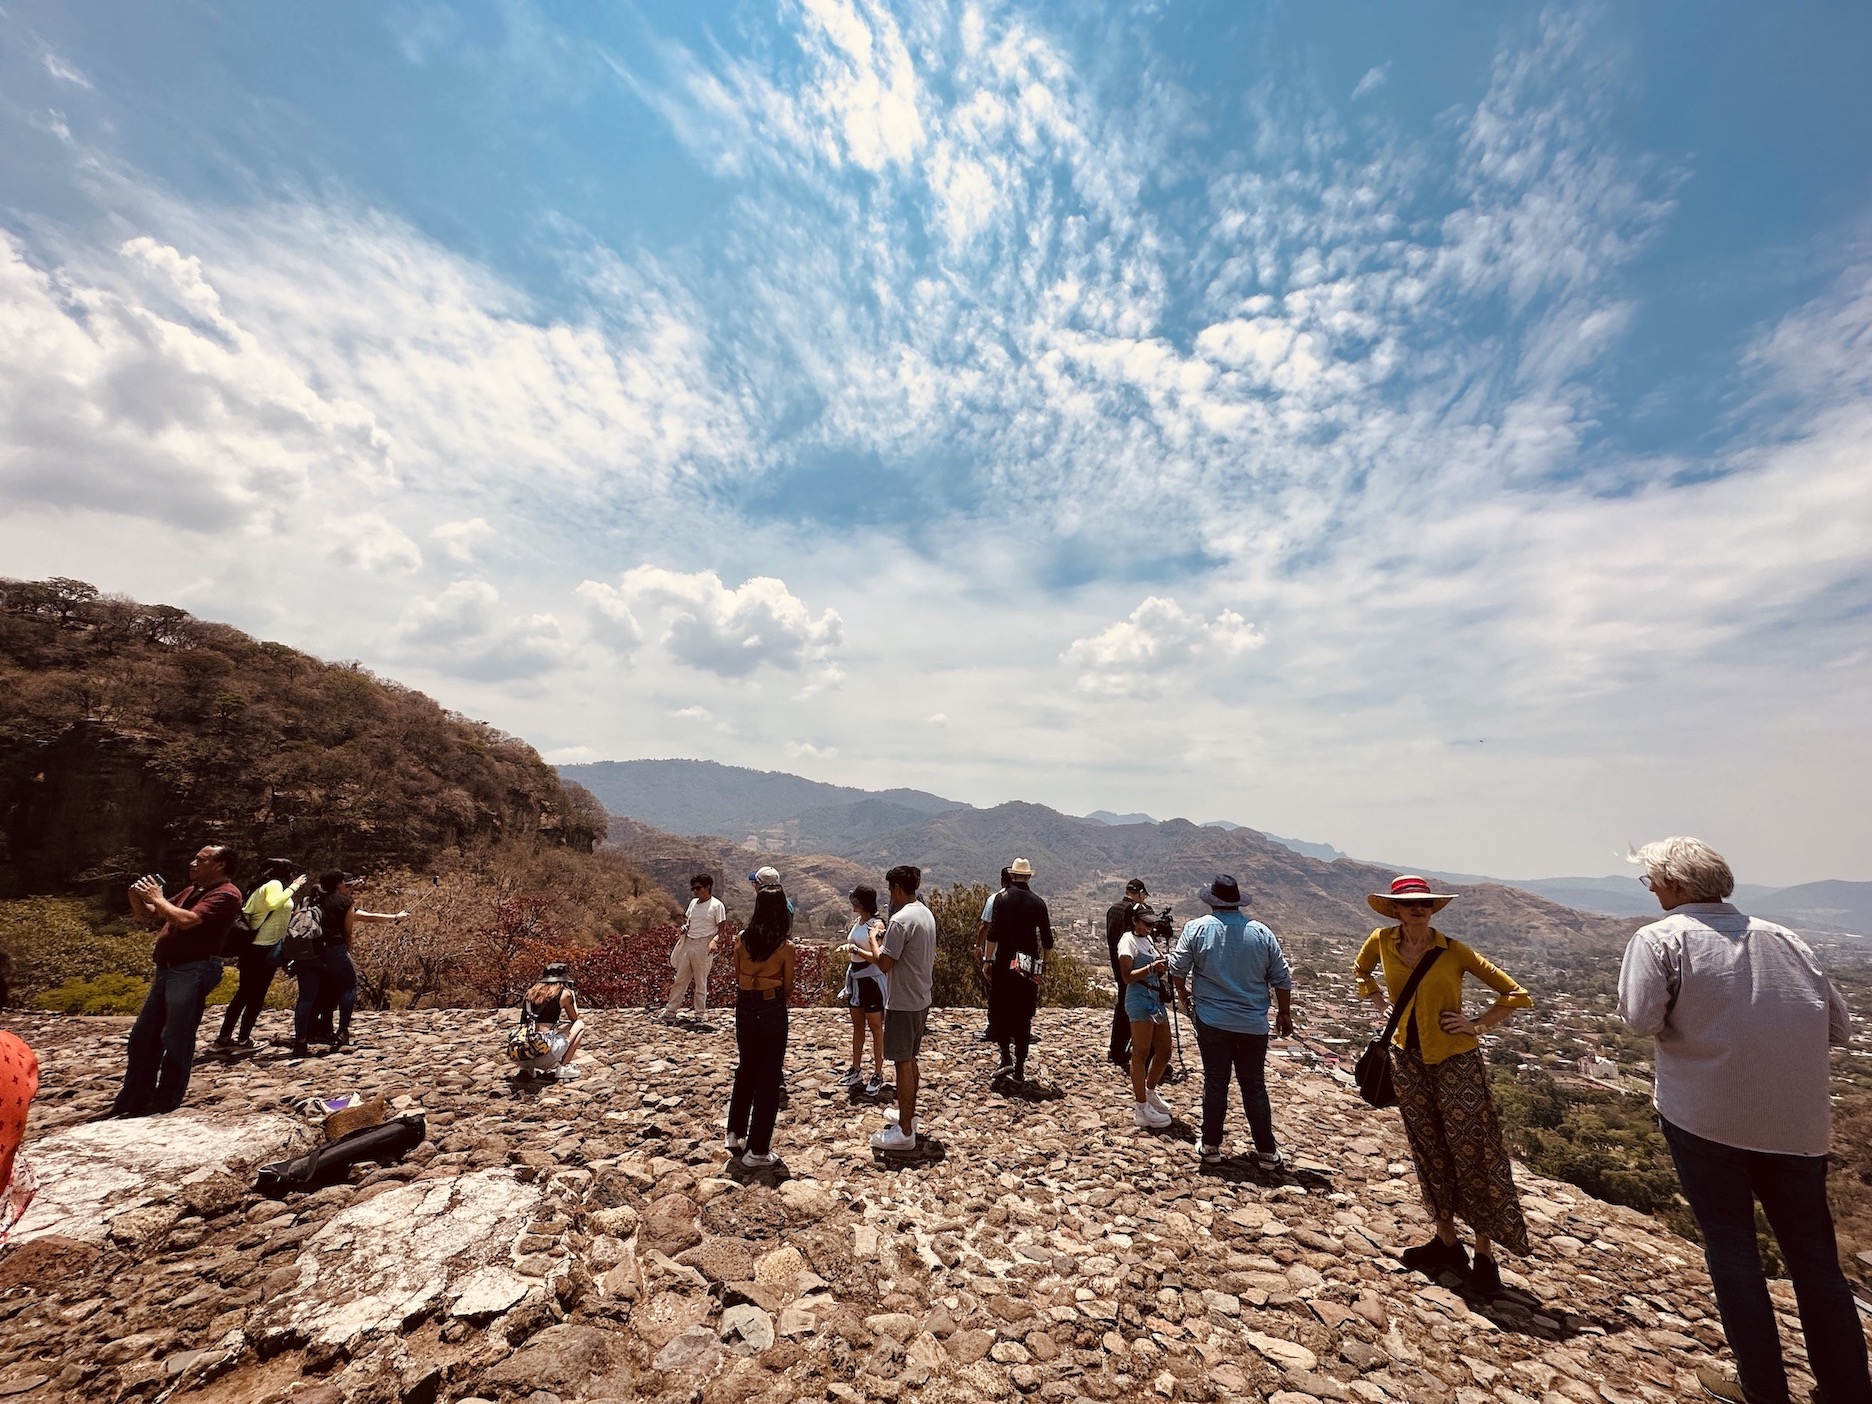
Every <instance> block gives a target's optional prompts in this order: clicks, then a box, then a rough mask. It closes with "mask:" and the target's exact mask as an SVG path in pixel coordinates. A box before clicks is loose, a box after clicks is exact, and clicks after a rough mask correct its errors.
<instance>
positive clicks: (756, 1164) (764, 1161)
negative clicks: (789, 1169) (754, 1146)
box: [741, 1151, 780, 1170]
mask: <svg viewBox="0 0 1872 1404" xmlns="http://www.w3.org/2000/svg"><path fill="white" fill-rule="evenodd" d="M779 1158H780V1157H779V1156H777V1155H775V1154H774V1153H773V1152H772V1151H768V1152H767V1154H765V1155H757V1154H756V1153H755V1152H753V1151H749V1152H748V1153H747V1154H746V1155H744V1156H742V1157H741V1163H742V1164H743V1165H745V1166H747V1167H748V1169H750V1170H759V1169H760V1168H761V1167H762V1166H765V1165H772V1164H773V1163H774V1162H775V1161H776V1160H778V1159H779Z"/></svg>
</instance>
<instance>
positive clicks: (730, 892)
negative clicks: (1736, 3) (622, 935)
mask: <svg viewBox="0 0 1872 1404" xmlns="http://www.w3.org/2000/svg"><path fill="white" fill-rule="evenodd" d="M610 842H611V846H612V847H614V848H616V849H618V850H619V851H620V852H622V853H623V855H624V856H625V857H626V858H628V859H629V860H630V861H631V862H632V864H634V865H635V866H636V867H639V868H641V869H643V871H644V872H646V873H648V874H649V875H650V876H651V877H652V878H653V879H655V881H656V882H657V883H658V884H659V885H660V886H661V887H662V888H663V889H664V890H665V891H667V892H669V893H671V894H680V896H681V898H682V899H683V900H684V901H685V902H686V901H687V898H688V893H689V886H688V884H689V879H690V878H691V877H692V876H694V875H695V874H697V873H707V874H708V875H709V876H710V877H712V878H714V879H715V895H716V896H717V897H719V898H721V899H722V905H724V906H725V907H727V908H728V915H729V916H730V917H732V918H733V919H734V920H736V921H737V922H744V921H746V920H747V919H748V917H749V916H750V915H752V914H753V910H754V901H753V895H752V894H753V887H752V885H751V884H750V883H749V882H748V880H747V878H748V874H749V873H751V872H753V871H754V870H755V869H757V868H759V867H761V866H762V865H764V864H768V863H771V864H773V865H774V866H775V867H777V868H778V869H779V870H780V876H781V880H782V882H783V883H784V885H785V887H786V892H787V897H788V898H789V899H790V900H791V901H792V902H793V904H794V907H795V909H796V910H795V914H794V926H795V930H796V931H802V934H808V935H811V936H814V937H829V936H833V935H837V934H840V933H843V932H845V931H848V930H850V929H851V920H850V917H849V916H848V913H849V912H850V902H849V900H848V898H849V894H850V893H851V890H852V889H853V888H854V887H856V886H858V885H859V884H860V883H868V884H869V885H870V886H872V887H875V888H877V889H878V892H879V894H880V896H882V894H883V891H884V875H883V873H882V871H881V870H873V869H871V868H868V867H866V866H864V865H863V864H861V863H854V862H852V861H851V860H850V859H847V858H838V857H835V856H832V855H830V854H823V853H819V854H806V855H802V854H796V853H782V852H775V851H771V850H764V849H759V848H744V847H742V846H741V845H740V844H735V843H730V842H728V841H727V840H726V839H719V838H708V837H688V838H686V837H681V836H679V835H676V834H666V833H664V832H663V831H662V830H660V829H653V828H651V827H650V826H649V825H648V824H640V823H638V822H637V821H636V820H634V819H620V818H613V819H612V820H611V840H610Z"/></svg>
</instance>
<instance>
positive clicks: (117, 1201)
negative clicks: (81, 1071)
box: [13, 1111, 312, 1243]
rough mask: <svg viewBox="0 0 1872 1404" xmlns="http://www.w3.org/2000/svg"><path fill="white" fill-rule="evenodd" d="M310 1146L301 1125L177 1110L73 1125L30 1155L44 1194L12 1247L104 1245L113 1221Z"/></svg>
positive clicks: (268, 1116)
mask: <svg viewBox="0 0 1872 1404" xmlns="http://www.w3.org/2000/svg"><path fill="white" fill-rule="evenodd" d="M311 1142H312V1131H311V1129H310V1128H309V1127H307V1126H306V1125H305V1124H304V1123H303V1122H301V1121H299V1120H297V1119H295V1118H293V1117H290V1116H282V1115H279V1114H277V1113H271V1112H260V1113H252V1114H247V1115H242V1116H230V1115H226V1114H216V1113H214V1112H189V1111H177V1112H170V1113H169V1114H168V1115H167V1116H145V1117H135V1118H133V1119H131V1120H128V1121H97V1122H91V1123H89V1124H87V1125H83V1126H69V1127H66V1128H65V1129H64V1130H62V1131H55V1132H53V1133H52V1134H51V1135H49V1136H46V1137H44V1138H43V1139H41V1140H36V1141H33V1142H31V1143H30V1144H29V1145H28V1146H27V1148H26V1155H27V1157H28V1159H30V1160H31V1161H32V1165H33V1170H34V1172H35V1173H36V1174H37V1175H38V1177H39V1193H38V1194H37V1196H35V1197H34V1199H33V1202H32V1207H31V1208H29V1209H28V1210H27V1211H26V1216H25V1217H24V1218H23V1219H21V1220H20V1222H19V1225H18V1227H16V1228H15V1229H14V1231H13V1241H14V1242H16V1243H29V1242H31V1241H32V1240H33V1239H35V1238H43V1237H45V1236H46V1235H48V1234H59V1235H61V1236H63V1237H66V1238H75V1239H77V1240H79V1241H80V1242H84V1243H102V1242H103V1241H104V1239H105V1237H106V1236H107V1235H108V1234H109V1233H110V1227H111V1220H113V1219H115V1218H117V1217H118V1216H120V1215H123V1214H128V1213H131V1212H133V1211H135V1210H139V1209H143V1208H145V1207H147V1206H151V1205H157V1206H163V1205H169V1204H172V1203H173V1201H174V1200H175V1198H176V1191H177V1190H178V1189H179V1188H180V1187H181V1186H182V1185H185V1184H189V1183H192V1182H194V1181H196V1180H200V1179H205V1178H206V1177H207V1176H209V1175H214V1174H227V1175H234V1176H236V1177H239V1178H242V1179H251V1178H252V1176H253V1172H254V1171H255V1170H256V1169H257V1168H258V1167H260V1166H261V1165H264V1164H266V1163H267V1162H268V1161H273V1160H280V1159H283V1158H285V1157H286V1156H289V1155H293V1154H296V1153H297V1152H298V1151H299V1150H301V1149H302V1148H304V1147H305V1146H308V1145H310V1144H311Z"/></svg>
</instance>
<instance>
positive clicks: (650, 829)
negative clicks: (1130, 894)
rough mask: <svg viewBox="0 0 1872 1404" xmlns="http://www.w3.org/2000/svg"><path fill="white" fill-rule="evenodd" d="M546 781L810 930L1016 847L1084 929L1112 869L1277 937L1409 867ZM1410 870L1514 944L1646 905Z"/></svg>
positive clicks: (1086, 822) (641, 778)
mask: <svg viewBox="0 0 1872 1404" xmlns="http://www.w3.org/2000/svg"><path fill="white" fill-rule="evenodd" d="M560 773H561V774H562V775H563V776H564V777H565V778H566V779H568V780H573V781H576V782H577V783H579V784H581V785H583V786H584V787H585V788H586V789H588V790H590V791H591V792H592V794H594V795H595V796H596V797H597V798H598V800H599V801H600V803H602V804H603V805H604V807H605V808H606V810H607V811H609V812H610V813H611V814H613V815H615V816H618V817H620V818H622V819H626V820H629V821H632V823H631V824H629V825H626V826H619V825H616V824H614V825H613V829H612V838H611V841H612V842H613V843H614V844H617V845H619V846H621V847H623V848H625V850H626V851H627V853H628V854H629V856H631V857H632V858H633V860H635V861H636V862H638V863H639V865H640V866H643V867H644V868H646V869H647V870H648V871H650V872H651V873H652V874H653V875H655V876H657V877H658V879H659V880H660V881H665V883H666V885H669V886H671V887H672V889H673V890H674V891H677V892H681V891H682V890H683V887H682V882H681V879H682V878H686V873H678V871H677V869H678V868H680V867H681V866H682V864H681V862H678V857H679V856H680V857H681V859H682V861H683V862H688V863H690V864H691V865H698V864H712V865H714V866H716V867H719V868H721V869H723V870H725V871H729V872H731V873H733V874H734V875H735V876H737V877H738V876H739V875H740V874H741V873H744V872H746V871H749V870H751V869H752V868H754V867H758V866H759V865H760V863H761V862H763V861H774V862H776V863H777V864H779V865H780V866H782V867H783V868H787V867H788V864H786V863H782V862H781V860H782V859H791V860H792V862H791V865H790V870H791V871H793V872H795V873H797V874H799V877H798V879H797V881H798V882H803V883H805V884H806V888H805V889H802V890H799V891H794V894H793V895H794V899H795V901H796V902H798V903H800V904H801V905H802V907H803V908H805V909H809V910H814V911H816V912H819V913H822V914H823V917H822V919H824V920H827V921H835V920H842V919H843V916H844V904H843V896H842V894H843V893H844V892H846V891H849V890H850V886H851V885H852V884H855V883H856V882H860V881H869V882H872V883H873V884H877V883H878V882H879V881H880V874H881V872H882V869H883V867H886V866H889V864H891V863H897V862H912V863H916V864H918V865H919V866H921V867H923V868H924V869H925V870H926V873H927V877H926V881H929V882H935V883H939V884H948V883H951V882H964V883H973V882H986V883H993V882H994V881H995V880H996V877H997V874H998V872H999V870H1000V868H1001V865H1002V864H1003V863H1005V862H1006V861H1008V859H1010V858H1011V857H1013V856H1014V855H1015V854H1017V853H1018V854H1021V855H1022V856H1025V857H1027V858H1029V859H1031V860H1032V861H1033V862H1034V864H1035V866H1036V868H1037V869H1038V870H1039V876H1038V877H1037V878H1036V880H1035V888H1036V890H1039V891H1042V892H1044V893H1046V894H1047V895H1048V897H1049V898H1050V899H1051V900H1052V901H1053V902H1054V904H1055V910H1056V913H1062V912H1063V913H1064V914H1066V915H1068V916H1076V917H1081V918H1084V919H1086V920H1088V921H1092V920H1093V918H1095V917H1096V916H1097V915H1098V914H1099V913H1101V912H1102V911H1103V908H1104V906H1105V905H1106V904H1108V903H1110V902H1112V901H1114V900H1116V898H1117V895H1118V893H1119V891H1120V890H1121V889H1122V886H1123V882H1124V880H1125V879H1126V878H1127V877H1131V876H1138V875H1141V876H1143V877H1144V878H1145V880H1146V881H1147V882H1149V883H1150V884H1151V886H1152V890H1153V892H1154V893H1155V894H1157V900H1167V901H1171V902H1175V903H1178V904H1180V905H1181V907H1182V909H1183V910H1184V911H1185V912H1188V911H1189V910H1191V908H1192V905H1193V902H1194V894H1195V891H1196V889H1197V887H1198V886H1199V885H1200V884H1201V883H1202V882H1204V881H1207V880H1208V879H1209V878H1210V877H1211V876H1213V875H1214V874H1215V873H1216V872H1218V871H1226V872H1234V873H1235V874H1236V875H1237V876H1238V877H1240V878H1241V879H1242V881H1243V882H1244V884H1246V885H1247V887H1248V888H1249V889H1250V891H1251V892H1252V894H1253V896H1252V901H1253V903H1254V905H1255V909H1256V911H1257V913H1258V914H1260V915H1261V916H1263V917H1264V918H1265V919H1267V920H1269V922H1270V923H1271V924H1275V925H1276V926H1277V929H1279V928H1280V927H1285V928H1286V929H1288V930H1293V931H1296V932H1321V933H1325V932H1338V933H1346V932H1352V931H1356V930H1359V929H1361V928H1368V927H1369V925H1370V923H1371V920H1372V917H1371V914H1370V911H1369V908H1368V907H1367V906H1366V904H1365V901H1364V896H1365V893H1367V892H1370V891H1374V890H1378V889H1379V888H1380V887H1382V885H1383V884H1384V883H1385V882H1388V881H1389V879H1390V877H1391V876H1392V875H1393V874H1394V873H1396V872H1399V871H1406V870H1408V869H1407V868H1406V867H1404V866H1403V865H1398V864H1390V863H1372V862H1362V861H1359V860H1356V859H1352V858H1349V857H1347V856H1346V855H1345V854H1343V853H1342V852H1341V851H1340V850H1339V849H1337V848H1334V847H1333V846H1332V845H1330V844H1323V843H1310V842H1306V841H1303V840H1296V839H1287V838H1281V837H1279V836H1277V835H1273V834H1266V833H1262V832H1260V831H1259V830H1256V829H1252V828H1249V827H1247V826H1246V825H1242V824H1238V823H1235V822H1233V821H1230V820H1211V821H1209V822H1207V823H1204V824H1195V823H1191V822H1190V821H1189V820H1186V819H1170V820H1162V821H1159V820H1155V819H1153V818H1152V817H1151V816H1150V815H1147V814H1141V813H1131V814H1120V813H1114V812H1112V811H1110V810H1096V811H1094V812H1093V813H1091V814H1089V815H1083V816H1080V815H1069V814H1062V813H1060V812H1059V811H1057V810H1054V809H1049V808H1048V807H1046V806H1045V805H1039V804H1029V803H1024V802H1020V801H1014V802H1010V803H1007V804H1002V805H996V806H994V807H993V808H989V809H979V808H976V807H975V806H973V805H968V804H964V803H962V802H960V801H957V800H951V799H945V798H944V797H942V796H940V795H934V794H930V793H928V792H926V791H922V790H911V789H896V790H884V791H869V790H862V789H857V788H853V787H850V786H842V785H828V784H824V783H822V782H819V781H814V780H807V779H804V778H802V777H800V776H797V775H788V774H784V773H778V772H769V771H757V770H748V769H743V768H741V767H738V766H728V765H719V764H717V763H715V762H712V761H691V760H641V761H610V762H604V763H601V764H590V765H568V766H562V767H560ZM656 831H662V833H661V836H660V837H653V834H655V832H656ZM679 839H681V840H686V842H682V841H679ZM801 860H806V861H804V862H802V861H801ZM744 864H745V865H746V866H745V867H743V866H742V865H744ZM664 868H667V869H668V871H669V873H670V874H671V875H672V878H665V876H664V873H663V871H662V870H663V869H664ZM1418 871H1423V870H1421V869H1418ZM1427 875H1428V876H1431V877H1433V878H1434V879H1435V880H1436V881H1438V882H1443V883H1448V884H1451V885H1454V886H1458V887H1460V888H1462V889H1463V890H1464V892H1465V901H1464V903H1463V904H1461V906H1460V907H1451V908H1450V909H1449V915H1448V916H1447V917H1446V918H1444V920H1445V922H1446V924H1447V925H1448V927H1449V929H1450V930H1451V931H1453V932H1458V933H1460V932H1461V931H1462V930H1463V929H1464V928H1465V927H1466V926H1467V925H1468V924H1469V923H1470V921H1471V920H1473V921H1474V922H1476V923H1480V924H1479V925H1478V926H1477V928H1476V930H1477V933H1478V934H1480V933H1481V931H1483V930H1484V929H1488V930H1495V929H1497V928H1500V929H1501V930H1502V931H1504V932H1505V931H1507V929H1509V928H1513V929H1514V930H1515V931H1516V932H1517V933H1518V934H1517V935H1515V936H1514V938H1513V939H1515V940H1521V939H1541V938H1543V937H1545V936H1548V935H1556V934H1558V933H1559V932H1561V931H1569V932H1572V933H1573V934H1574V935H1575V936H1586V935H1588V934H1591V935H1594V936H1597V937H1603V938H1604V939H1606V940H1612V939H1619V940H1622V939H1623V936H1624V934H1625V933H1627V932H1629V931H1630V930H1631V928H1632V926H1633V924H1634V920H1633V919H1635V918H1640V917H1650V916H1653V915H1655V913H1656V911H1657V907H1656V906H1655V904H1654V903H1652V901H1651V900H1650V897H1649V894H1647V893H1646V892H1645V891H1644V889H1643V888H1642V887H1640V886H1639V885H1638V883H1637V882H1636V881H1634V879H1633V877H1632V876H1631V875H1630V874H1625V875H1618V876H1610V877H1604V878H1587V877H1560V878H1540V879H1528V880H1521V881H1505V880H1503V879H1499V878H1493V877H1487V876H1483V875H1479V874H1471V873H1448V872H1435V871H1431V872H1429V873H1428V874H1427ZM672 879H674V880H672ZM1736 896H1737V900H1738V901H1740V902H1742V903H1743V904H1745V905H1746V906H1747V907H1748V909H1749V910H1750V911H1752V912H1756V913H1759V914H1760V915H1762V916H1766V917H1769V918H1770V919H1772V920H1778V921H1783V922H1786V923H1788V924H1789V925H1792V926H1795V927H1796V928H1798V929H1803V930H1820V931H1828V932H1836V931H1859V932H1866V931H1872V883H1863V882H1840V881H1826V882H1816V883H1804V884H1801V885H1800V886H1797V887H1789V888H1780V889H1777V888H1771V887H1764V886H1750V885H1744V886H1742V887H1740V888H1738V890H1737V894H1736ZM1062 904H1063V906H1062ZM1465 912H1466V913H1469V914H1470V916H1465V915H1463V913H1465ZM1061 924H1064V923H1061ZM1093 925H1094V926H1096V921H1093Z"/></svg>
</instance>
